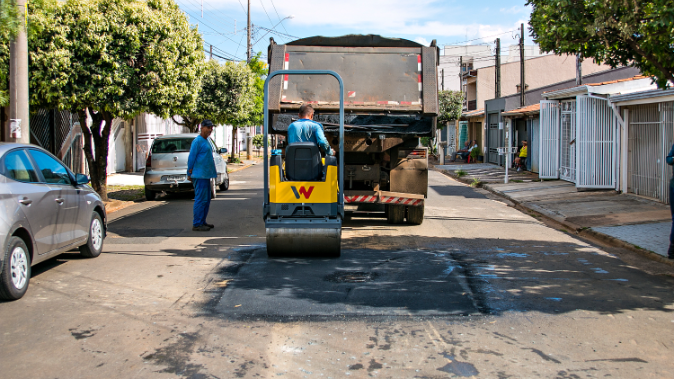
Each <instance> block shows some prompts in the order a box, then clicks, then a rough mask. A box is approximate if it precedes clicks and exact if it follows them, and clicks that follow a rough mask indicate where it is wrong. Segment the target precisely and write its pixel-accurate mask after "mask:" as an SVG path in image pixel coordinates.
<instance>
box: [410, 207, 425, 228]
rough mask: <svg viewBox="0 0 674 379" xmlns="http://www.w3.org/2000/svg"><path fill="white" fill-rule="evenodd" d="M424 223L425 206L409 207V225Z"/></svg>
mask: <svg viewBox="0 0 674 379" xmlns="http://www.w3.org/2000/svg"><path fill="white" fill-rule="evenodd" d="M422 222H424V206H423V205H421V206H417V207H407V223H408V224H412V225H421V223H422Z"/></svg>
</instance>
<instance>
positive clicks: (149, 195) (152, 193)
mask: <svg viewBox="0 0 674 379" xmlns="http://www.w3.org/2000/svg"><path fill="white" fill-rule="evenodd" d="M155 198H157V192H155V191H152V190H149V189H147V187H145V200H147V201H152V200H154V199H155Z"/></svg>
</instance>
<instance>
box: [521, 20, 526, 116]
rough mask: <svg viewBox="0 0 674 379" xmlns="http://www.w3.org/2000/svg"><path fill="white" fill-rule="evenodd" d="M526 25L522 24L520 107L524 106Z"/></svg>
mask: <svg viewBox="0 0 674 379" xmlns="http://www.w3.org/2000/svg"><path fill="white" fill-rule="evenodd" d="M524 86H525V83H524V23H522V24H520V107H523V106H524V90H525V88H524Z"/></svg>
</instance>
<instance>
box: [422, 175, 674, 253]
mask: <svg viewBox="0 0 674 379" xmlns="http://www.w3.org/2000/svg"><path fill="white" fill-rule="evenodd" d="M435 169H436V170H440V171H442V172H443V173H444V174H446V175H448V176H451V177H453V178H455V179H457V180H459V181H462V182H464V183H467V184H470V183H471V182H472V181H473V178H479V180H480V181H481V182H482V187H483V188H485V189H487V190H489V191H491V192H493V193H495V194H498V195H500V196H503V197H505V198H506V199H508V200H510V201H512V202H513V203H515V204H517V205H519V206H522V207H523V208H526V209H529V210H532V211H535V212H537V213H539V214H542V215H543V216H546V217H548V218H550V219H552V220H554V221H557V222H559V223H560V224H562V225H563V226H565V227H566V228H568V230H569V231H572V232H575V233H578V234H587V235H590V236H593V237H595V238H599V239H602V240H605V241H608V242H611V243H613V244H617V245H621V246H623V247H627V248H629V249H631V250H634V251H637V252H639V253H641V254H643V255H647V256H649V257H651V258H654V259H656V260H658V261H661V262H666V263H669V264H674V261H670V260H668V259H667V258H666V257H667V250H668V248H669V233H670V228H671V226H672V218H671V214H670V210H669V206H668V205H667V204H663V203H660V202H657V201H654V200H649V199H646V198H643V197H639V196H635V195H631V194H618V193H617V192H616V191H614V190H601V191H578V189H577V188H576V186H575V184H574V183H570V182H566V181H562V180H545V181H540V179H538V176H537V175H536V174H533V173H529V172H524V173H523V172H519V173H514V175H511V174H510V173H509V177H510V183H508V184H504V183H503V179H504V176H505V170H504V168H503V167H499V166H496V165H491V164H472V165H471V164H468V165H466V164H463V165H461V164H454V165H443V166H435ZM459 169H463V170H464V171H465V172H466V175H465V176H463V177H461V178H459V177H458V176H457V175H456V171H457V170H459Z"/></svg>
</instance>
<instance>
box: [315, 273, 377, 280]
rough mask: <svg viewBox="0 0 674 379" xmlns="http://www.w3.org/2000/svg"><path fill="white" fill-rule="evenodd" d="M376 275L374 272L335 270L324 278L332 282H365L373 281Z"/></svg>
mask: <svg viewBox="0 0 674 379" xmlns="http://www.w3.org/2000/svg"><path fill="white" fill-rule="evenodd" d="M377 276H378V274H377V273H376V272H362V271H337V272H335V273H333V274H330V275H328V276H326V277H325V278H324V280H325V281H327V282H334V283H365V282H371V281H373V280H374V279H375V278H376V277H377Z"/></svg>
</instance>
